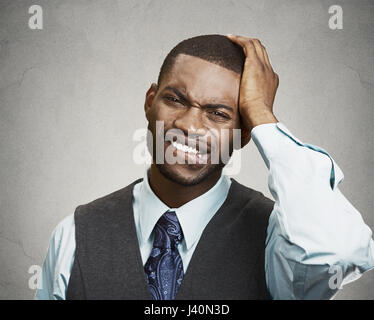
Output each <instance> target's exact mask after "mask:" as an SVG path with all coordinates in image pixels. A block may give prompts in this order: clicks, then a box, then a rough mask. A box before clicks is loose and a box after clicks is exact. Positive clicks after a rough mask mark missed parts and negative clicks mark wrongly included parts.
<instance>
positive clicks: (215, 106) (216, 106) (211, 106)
mask: <svg viewBox="0 0 374 320" xmlns="http://www.w3.org/2000/svg"><path fill="white" fill-rule="evenodd" d="M164 90H170V91H173V92H174V93H175V94H176V95H177V96H178V98H179V99H181V100H182V101H183V102H186V103H190V101H189V100H188V98H187V97H186V96H185V95H184V94H183V93H182V92H180V91H179V90H178V89H177V88H174V87H170V86H168V87H165V89H164ZM202 107H203V108H204V109H226V110H228V111H231V112H234V109H233V108H232V107H229V106H226V105H224V104H220V103H218V104H215V103H208V104H205V105H203V106H202Z"/></svg>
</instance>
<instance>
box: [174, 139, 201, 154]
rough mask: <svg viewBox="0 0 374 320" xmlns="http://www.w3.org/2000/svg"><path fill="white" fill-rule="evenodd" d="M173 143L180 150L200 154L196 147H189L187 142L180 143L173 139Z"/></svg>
mask: <svg viewBox="0 0 374 320" xmlns="http://www.w3.org/2000/svg"><path fill="white" fill-rule="evenodd" d="M172 145H173V146H174V147H175V148H177V149H178V150H181V151H183V152H191V153H194V154H198V153H199V151H197V150H196V148H193V147H189V146H187V145H185V144H181V143H178V142H175V141H173V142H172Z"/></svg>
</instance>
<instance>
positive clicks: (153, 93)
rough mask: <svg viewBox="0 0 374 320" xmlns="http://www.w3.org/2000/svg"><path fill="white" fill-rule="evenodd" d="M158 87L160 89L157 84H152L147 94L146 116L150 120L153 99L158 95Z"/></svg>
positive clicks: (145, 103) (145, 102)
mask: <svg viewBox="0 0 374 320" xmlns="http://www.w3.org/2000/svg"><path fill="white" fill-rule="evenodd" d="M157 89H158V87H157V84H156V83H152V84H151V86H150V87H149V89H148V91H147V93H146V94H145V101H144V111H145V117H146V118H147V120H149V119H148V117H149V112H150V110H151V108H152V104H153V99H154V98H155V96H156V93H157Z"/></svg>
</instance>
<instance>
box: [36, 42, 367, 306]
mask: <svg viewBox="0 0 374 320" xmlns="http://www.w3.org/2000/svg"><path fill="white" fill-rule="evenodd" d="M277 87H278V76H277V75H276V73H275V72H274V71H273V68H272V66H271V64H270V61H269V57H268V55H267V52H266V49H265V48H264V46H263V45H262V44H261V43H260V41H259V40H257V39H250V38H246V37H242V36H234V35H228V36H227V37H225V36H220V35H207V36H199V37H194V38H191V39H187V40H185V41H182V42H181V43H179V44H178V45H177V46H176V47H175V48H174V49H173V50H172V51H171V52H170V53H169V54H168V56H167V57H166V59H165V61H164V63H163V65H162V67H161V70H160V74H159V78H158V83H157V84H152V85H151V87H150V88H149V90H148V91H147V93H146V98H145V115H146V118H147V120H148V128H149V137H148V138H149V139H148V146H149V150H150V152H151V154H152V158H153V162H152V165H151V166H150V168H149V170H147V172H146V173H145V175H144V178H143V179H139V180H137V181H135V182H133V183H132V184H130V185H129V186H127V187H125V188H123V189H121V190H118V191H116V192H114V193H112V194H110V195H107V196H105V197H103V198H100V199H97V200H95V201H93V202H91V203H88V204H86V205H82V206H79V207H78V208H77V209H76V212H75V214H74V216H72V215H71V216H69V217H67V218H65V219H64V220H63V221H62V222H61V223H60V224H59V225H58V226H57V227H56V229H55V230H54V232H53V235H52V238H51V242H50V246H49V251H48V254H47V257H46V260H45V262H44V266H43V285H42V289H40V290H38V292H37V294H36V298H38V299H269V298H272V299H329V298H331V297H333V295H334V294H335V293H336V292H337V290H338V289H339V287H341V286H342V285H343V284H345V283H348V282H350V281H353V280H355V279H357V278H358V277H359V276H360V275H361V274H362V273H363V272H365V271H367V270H369V269H371V268H373V267H374V242H373V240H372V238H371V236H372V233H371V230H370V229H369V228H368V226H367V225H365V223H364V222H363V220H362V218H361V215H360V214H359V212H357V210H356V209H355V208H354V207H353V206H352V205H351V204H350V203H349V202H348V201H347V199H346V198H345V197H344V196H343V195H342V194H341V192H340V191H339V189H338V184H339V183H340V182H341V181H342V180H343V173H342V171H341V170H340V168H339V167H338V166H337V164H336V163H335V162H334V160H333V159H332V158H331V157H330V156H329V154H328V153H327V152H326V151H324V150H322V149H320V148H318V147H316V146H312V145H309V144H304V143H302V142H300V141H299V140H298V139H297V138H295V137H294V136H293V135H292V134H291V133H290V132H289V130H287V128H286V127H285V126H284V125H283V124H282V123H280V122H278V120H277V118H276V117H275V115H274V113H273V101H274V97H275V93H276V90H277ZM160 123H161V124H162V126H161V127H160V126H159V124H160ZM160 128H161V129H162V130H161V129H160ZM235 129H236V130H240V131H241V141H240V144H239V148H241V147H244V146H245V145H246V144H247V143H248V142H249V141H250V139H251V137H252V138H253V140H254V142H255V144H256V146H257V148H258V149H259V151H260V153H261V156H262V157H263V159H264V161H265V163H266V166H267V167H268V168H269V188H270V191H271V193H272V195H273V197H274V199H275V202H273V201H272V200H270V199H268V198H266V197H264V196H263V195H262V194H261V193H260V192H258V191H255V190H253V189H251V188H247V187H245V186H243V185H241V184H239V183H238V182H236V181H235V180H234V179H230V178H228V177H227V176H225V175H223V174H222V169H223V167H224V165H225V161H223V159H222V158H221V157H219V159H218V161H216V162H213V156H214V152H216V151H219V153H218V154H219V155H222V154H224V153H225V152H227V153H228V154H229V155H230V156H231V154H232V152H233V150H234V149H236V148H238V147H237V146H235V141H234V140H235V139H234V132H235ZM173 130H174V131H175V132H176V133H175V136H174V138H175V137H176V138H177V141H175V140H174V138H172V139H168V138H167V137H168V132H171V131H173ZM225 130H226V132H227V131H228V132H229V134H228V135H227V134H226V135H225V134H223V132H224V131H225ZM160 139H161V144H160ZM200 142H201V143H200ZM191 145H192V146H191ZM194 146H195V147H194ZM204 146H205V147H204ZM160 155H161V156H160ZM173 157H175V158H176V159H177V161H174V162H173V161H170V158H173ZM164 160H167V161H164ZM168 160H169V161H168ZM183 160H188V162H187V163H186V162H184V161H183Z"/></svg>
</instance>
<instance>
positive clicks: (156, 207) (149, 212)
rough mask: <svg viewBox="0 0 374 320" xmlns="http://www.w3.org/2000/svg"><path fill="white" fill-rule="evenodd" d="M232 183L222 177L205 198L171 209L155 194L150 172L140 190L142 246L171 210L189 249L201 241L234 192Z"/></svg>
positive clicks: (200, 197)
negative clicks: (215, 215)
mask: <svg viewBox="0 0 374 320" xmlns="http://www.w3.org/2000/svg"><path fill="white" fill-rule="evenodd" d="M230 185H231V180H230V179H229V177H227V176H226V175H221V177H220V178H219V180H218V181H217V182H216V184H215V185H214V186H213V187H212V188H211V189H209V190H208V191H207V192H205V193H204V194H202V195H201V196H199V197H197V198H195V199H193V200H191V201H189V202H187V203H186V204H184V205H183V206H181V207H179V208H169V207H168V206H167V205H166V204H165V203H163V202H162V201H161V200H160V199H159V198H158V197H157V196H156V195H155V193H154V192H153V190H152V189H151V187H150V185H149V181H148V170H146V172H145V174H144V178H143V183H142V186H141V188H140V193H139V197H140V199H139V200H140V216H139V223H140V226H139V227H140V235H141V240H142V243H145V242H147V241H148V240H149V238H150V236H151V233H152V231H153V228H154V226H155V224H156V223H157V221H158V219H159V218H160V217H161V216H162V215H163V214H164V213H165V212H166V211H167V210H170V211H175V213H176V215H177V217H178V220H179V223H180V225H181V228H182V231H183V235H184V239H185V241H186V247H187V250H189V249H190V248H191V247H192V246H193V244H194V243H195V242H196V241H197V240H198V239H199V238H200V236H201V234H202V232H203V230H204V228H205V227H206V225H207V224H208V222H209V221H210V219H211V218H212V217H213V216H214V214H215V213H216V212H217V210H218V209H219V208H220V207H221V205H222V203H223V201H224V200H225V199H226V197H227V193H228V191H229V189H230Z"/></svg>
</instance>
